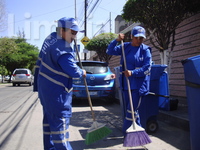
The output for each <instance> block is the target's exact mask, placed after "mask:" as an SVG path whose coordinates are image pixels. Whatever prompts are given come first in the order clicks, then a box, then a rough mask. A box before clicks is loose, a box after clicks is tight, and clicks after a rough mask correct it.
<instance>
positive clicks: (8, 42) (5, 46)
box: [0, 37, 17, 82]
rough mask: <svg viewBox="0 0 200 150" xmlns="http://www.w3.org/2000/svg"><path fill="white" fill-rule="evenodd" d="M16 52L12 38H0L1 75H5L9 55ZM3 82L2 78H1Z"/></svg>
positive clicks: (15, 45)
mask: <svg viewBox="0 0 200 150" xmlns="http://www.w3.org/2000/svg"><path fill="white" fill-rule="evenodd" d="M13 54H14V55H16V54H17V44H16V43H15V41H14V40H12V39H10V38H6V37H4V38H1V39H0V61H1V73H0V74H2V76H3V75H5V69H3V68H6V69H7V67H6V66H7V62H8V61H10V60H9V58H10V56H11V55H13ZM2 82H3V79H2Z"/></svg>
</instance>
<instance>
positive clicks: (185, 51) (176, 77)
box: [109, 13, 200, 104]
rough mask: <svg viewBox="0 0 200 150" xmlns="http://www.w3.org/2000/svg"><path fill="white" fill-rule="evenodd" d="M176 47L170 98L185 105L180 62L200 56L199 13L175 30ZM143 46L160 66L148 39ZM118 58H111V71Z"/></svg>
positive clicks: (170, 76) (170, 79) (157, 56)
mask: <svg viewBox="0 0 200 150" xmlns="http://www.w3.org/2000/svg"><path fill="white" fill-rule="evenodd" d="M175 40H176V46H175V47H174V50H173V59H172V64H171V72H170V75H169V92H170V96H171V97H174V98H178V99H179V102H180V103H182V104H186V89H185V80H184V71H183V65H182V63H181V61H182V60H184V59H187V58H189V57H192V56H196V55H200V13H199V14H196V15H194V16H191V17H190V18H188V19H186V20H184V21H183V22H182V23H181V24H180V25H179V26H178V28H177V29H176V36H175ZM144 43H145V44H147V45H149V46H151V47H152V56H153V57H152V59H153V61H154V63H155V64H160V54H159V51H158V50H157V49H155V48H154V47H153V46H152V45H151V43H150V41H149V40H148V38H147V39H146V40H145V41H144ZM119 60H120V57H119V56H113V57H112V58H111V60H110V62H109V66H110V67H111V69H112V71H113V72H115V71H114V67H116V66H119Z"/></svg>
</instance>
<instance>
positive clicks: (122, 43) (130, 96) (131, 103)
mask: <svg viewBox="0 0 200 150" xmlns="http://www.w3.org/2000/svg"><path fill="white" fill-rule="evenodd" d="M121 45H122V55H123V59H124V68H125V70H127V66H126V57H125V53H124V42H123V40H121ZM126 81H127V86H128V95H129V101H130V106H131V114H132V118H133V122H134V121H135V117H134V108H133V102H132V95H131V88H130V82H129V79H128V77H126ZM133 127H134V128H135V124H134V123H133Z"/></svg>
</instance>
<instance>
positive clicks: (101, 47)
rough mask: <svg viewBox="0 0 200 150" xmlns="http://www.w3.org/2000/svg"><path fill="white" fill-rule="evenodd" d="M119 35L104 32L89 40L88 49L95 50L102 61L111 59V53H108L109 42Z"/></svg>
mask: <svg viewBox="0 0 200 150" xmlns="http://www.w3.org/2000/svg"><path fill="white" fill-rule="evenodd" d="M116 37H117V34H114V33H102V34H100V35H98V36H96V37H94V38H93V39H91V40H90V41H89V43H88V44H87V45H86V49H88V50H89V51H95V52H96V53H97V56H98V58H99V60H100V61H105V62H107V63H108V61H109V60H110V59H111V57H112V56H111V55H108V54H106V50H107V47H108V45H109V43H110V42H111V41H112V40H114V39H115V38H116Z"/></svg>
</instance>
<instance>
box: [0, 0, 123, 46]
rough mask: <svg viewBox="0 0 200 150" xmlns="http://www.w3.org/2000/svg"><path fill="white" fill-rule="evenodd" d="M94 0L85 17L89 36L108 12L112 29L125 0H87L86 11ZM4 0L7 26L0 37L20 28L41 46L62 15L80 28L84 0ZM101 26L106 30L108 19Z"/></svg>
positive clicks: (81, 36)
mask: <svg viewBox="0 0 200 150" xmlns="http://www.w3.org/2000/svg"><path fill="white" fill-rule="evenodd" d="M97 1H98V3H97V5H96V7H95V8H94V10H93V11H92V13H91V14H90V16H89V17H88V19H87V37H88V38H89V39H91V38H92V37H93V36H94V35H95V34H96V33H97V32H98V31H99V30H100V28H101V26H102V24H105V23H106V22H107V21H108V19H109V18H110V15H111V32H113V33H114V32H115V26H114V21H115V18H116V16H117V15H121V13H122V9H123V6H124V4H125V3H126V0H88V2H90V3H89V6H88V11H87V14H89V11H90V9H91V8H92V7H93V5H94V3H95V2H97ZM5 2H6V10H7V21H6V22H7V29H6V30H5V31H3V32H1V33H0V37H4V36H7V37H12V36H17V33H18V32H19V31H20V32H22V31H24V33H25V36H26V37H25V38H26V39H27V42H28V43H30V44H32V45H35V46H37V47H38V48H39V49H41V46H42V43H43V41H44V39H45V38H46V37H47V36H48V35H49V34H50V33H51V32H54V31H55V28H56V20H58V19H60V18H62V17H74V18H75V17H76V18H77V21H78V23H79V26H80V27H81V28H82V29H84V22H83V21H84V3H85V1H84V0H57V1H55V0H53V1H49V0H32V1H30V0H5ZM75 3H76V5H75ZM75 8H76V11H75ZM103 30H104V31H105V32H110V24H109V23H108V24H107V25H106V26H105V27H104V28H103ZM96 35H98V34H96ZM83 37H84V34H83V33H78V35H77V39H78V44H80V47H81V49H83V48H84V46H83V44H82V43H81V39H82V38H83Z"/></svg>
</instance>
